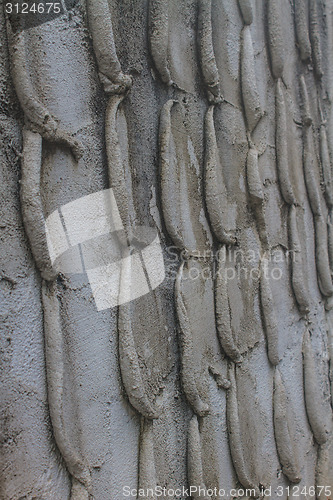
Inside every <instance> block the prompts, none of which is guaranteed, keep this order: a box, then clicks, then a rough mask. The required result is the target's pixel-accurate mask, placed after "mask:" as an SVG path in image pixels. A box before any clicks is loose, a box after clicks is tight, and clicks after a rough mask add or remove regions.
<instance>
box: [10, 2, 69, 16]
mask: <svg viewBox="0 0 333 500" xmlns="http://www.w3.org/2000/svg"><path fill="white" fill-rule="evenodd" d="M5 9H6V13H7V14H31V13H33V14H60V12H61V3H60V2H45V3H42V2H38V3H37V2H36V3H35V2H34V3H32V4H30V5H29V4H28V3H25V2H23V3H14V2H8V3H6V4H5Z"/></svg>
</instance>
